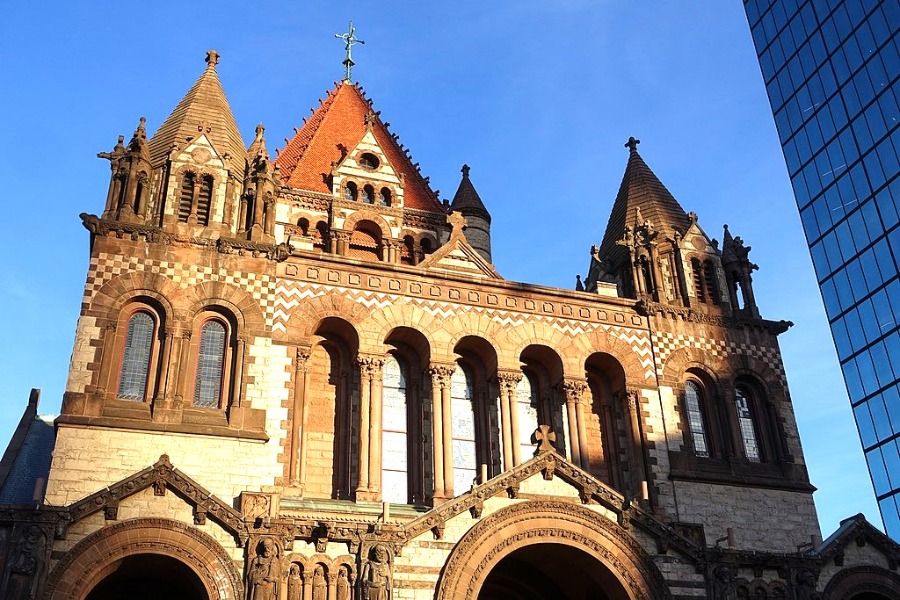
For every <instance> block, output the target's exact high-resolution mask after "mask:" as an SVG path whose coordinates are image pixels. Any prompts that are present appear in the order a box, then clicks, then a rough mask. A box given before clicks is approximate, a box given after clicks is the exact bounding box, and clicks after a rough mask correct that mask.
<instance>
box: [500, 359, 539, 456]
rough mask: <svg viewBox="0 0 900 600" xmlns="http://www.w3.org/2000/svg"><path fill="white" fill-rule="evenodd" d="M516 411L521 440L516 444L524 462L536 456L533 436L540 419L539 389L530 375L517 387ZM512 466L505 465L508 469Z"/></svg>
mask: <svg viewBox="0 0 900 600" xmlns="http://www.w3.org/2000/svg"><path fill="white" fill-rule="evenodd" d="M516 410H517V411H518V418H519V439H518V440H514V443H516V444H519V451H520V456H521V457H522V462H524V461H526V460H528V459H529V458H531V457H532V456H533V455H534V445H533V444H532V443H531V434H532V433H533V432H534V430H535V429H537V426H538V422H539V418H538V387H537V385H536V384H535V382H534V381H533V380H532V378H531V376H530V375H529V374H528V373H523V374H522V379H521V380H519V383H518V384H517V385H516ZM510 466H511V465H503V467H504V469H508V468H509V467H510Z"/></svg>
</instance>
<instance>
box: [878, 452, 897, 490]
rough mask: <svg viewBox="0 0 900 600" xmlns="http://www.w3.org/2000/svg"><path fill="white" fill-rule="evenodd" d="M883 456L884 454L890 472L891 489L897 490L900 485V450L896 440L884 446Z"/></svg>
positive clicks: (886, 466)
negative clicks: (899, 450)
mask: <svg viewBox="0 0 900 600" xmlns="http://www.w3.org/2000/svg"><path fill="white" fill-rule="evenodd" d="M881 454H882V456H884V466H885V468H886V469H887V473H888V482H889V483H890V485H891V489H892V490H895V489H897V487H898V486H900V452H898V450H897V443H896V441H894V440H891V441H890V442H888V443H886V444H885V445H884V446H883V447H882V452H881Z"/></svg>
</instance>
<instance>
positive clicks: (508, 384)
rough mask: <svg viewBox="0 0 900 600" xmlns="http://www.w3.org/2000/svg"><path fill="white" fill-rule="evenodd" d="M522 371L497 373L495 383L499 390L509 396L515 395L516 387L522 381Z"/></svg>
mask: <svg viewBox="0 0 900 600" xmlns="http://www.w3.org/2000/svg"><path fill="white" fill-rule="evenodd" d="M522 377H523V374H522V371H497V383H499V384H500V389H501V390H502V391H505V392H507V393H509V394H515V393H516V387H517V386H518V385H519V382H520V381H522Z"/></svg>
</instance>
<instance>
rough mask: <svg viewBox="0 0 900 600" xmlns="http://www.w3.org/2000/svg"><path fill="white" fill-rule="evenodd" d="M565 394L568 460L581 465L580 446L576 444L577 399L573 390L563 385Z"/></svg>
mask: <svg viewBox="0 0 900 600" xmlns="http://www.w3.org/2000/svg"><path fill="white" fill-rule="evenodd" d="M563 391H564V392H565V394H566V422H567V423H568V424H569V439H568V442H569V459H570V460H571V461H572V463H573V464H576V465H580V464H581V446H580V445H579V443H578V413H577V408H576V407H577V404H578V398H576V396H577V394H576V393H575V390H574V389H573V388H571V387H570V386H566V385H565V384H563Z"/></svg>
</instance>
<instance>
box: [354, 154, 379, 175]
mask: <svg viewBox="0 0 900 600" xmlns="http://www.w3.org/2000/svg"><path fill="white" fill-rule="evenodd" d="M359 166H360V167H362V168H363V169H365V170H367V171H374V170H375V169H377V168H378V157H377V156H375V155H374V154H372V153H370V152H366V153H365V154H363V155H362V156H360V157H359Z"/></svg>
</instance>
